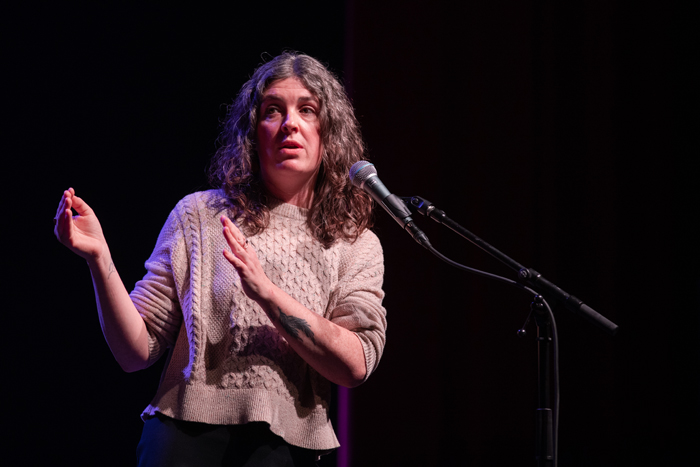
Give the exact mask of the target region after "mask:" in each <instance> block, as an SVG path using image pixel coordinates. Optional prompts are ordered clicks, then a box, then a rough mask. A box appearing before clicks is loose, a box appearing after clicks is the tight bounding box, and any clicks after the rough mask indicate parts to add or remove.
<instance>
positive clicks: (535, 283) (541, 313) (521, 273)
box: [402, 196, 618, 467]
mask: <svg viewBox="0 0 700 467" xmlns="http://www.w3.org/2000/svg"><path fill="white" fill-rule="evenodd" d="M402 199H403V201H404V203H406V205H407V206H408V207H409V208H410V209H411V211H413V212H419V213H420V214H423V215H425V216H428V217H430V218H431V219H433V220H434V221H436V222H438V223H440V224H442V225H444V226H446V227H448V228H449V229H451V230H453V231H454V232H456V233H457V234H459V235H460V236H462V237H464V238H465V239H467V240H469V241H470V242H471V243H473V244H474V245H476V246H477V247H479V248H481V249H482V250H484V251H485V252H487V253H488V254H490V255H491V256H493V257H494V258H496V259H498V260H499V261H501V262H502V263H504V264H505V265H506V266H508V267H510V268H511V269H514V270H515V271H516V272H517V279H518V282H519V283H520V284H518V283H517V282H512V281H509V280H507V279H505V278H501V277H499V276H494V275H492V274H488V273H484V272H482V271H477V270H473V269H471V268H467V267H466V266H462V265H459V264H458V263H455V262H453V261H451V260H449V259H448V258H446V257H444V256H443V255H441V254H440V253H439V252H437V251H436V250H435V249H433V248H432V246H430V244H429V243H427V245H425V244H424V245H423V246H425V247H426V248H428V249H429V250H430V251H431V252H432V253H434V254H436V256H438V257H439V258H441V259H443V260H444V261H446V262H448V263H449V264H452V265H453V266H456V267H459V268H460V269H463V270H468V271H470V272H475V273H478V274H480V275H484V276H487V277H492V278H496V279H498V280H501V281H504V282H508V283H512V285H520V286H521V287H522V288H524V289H526V290H530V291H533V292H534V291H537V293H536V295H535V298H534V301H533V302H532V304H531V308H530V310H531V311H530V315H529V316H528V317H527V319H526V321H525V324H524V325H523V327H522V328H521V329H520V330H519V331H518V335H519V336H520V337H524V336H525V334H526V331H525V326H526V325H527V323H528V321H529V320H530V316H534V317H535V324H536V326H537V354H538V366H537V388H538V391H537V392H538V397H537V400H538V408H537V412H536V413H537V418H536V436H535V439H536V459H537V465H538V466H539V467H553V466H554V467H556V464H557V460H558V459H557V457H558V456H557V445H558V434H556V433H557V431H558V428H559V382H558V377H559V371H558V367H559V365H558V360H559V358H558V337H557V330H556V322H555V320H554V315H553V314H552V311H551V309H550V308H549V305H548V304H547V302H546V301H545V300H544V298H543V297H542V295H541V294H549V295H551V296H553V297H554V298H556V299H558V300H560V301H561V302H562V303H563V304H564V305H565V306H566V307H567V308H568V309H569V310H571V311H572V312H574V313H576V314H578V315H579V316H581V317H583V318H584V319H586V320H588V321H589V322H591V323H592V324H594V325H595V326H598V327H599V328H601V329H603V330H604V331H605V332H607V333H608V334H610V335H614V334H615V333H616V332H617V329H618V326H617V325H616V324H615V323H613V322H612V321H610V320H608V319H607V318H605V317H604V316H602V315H601V314H599V313H598V312H596V311H595V310H593V309H592V308H590V307H589V306H587V305H585V304H584V303H583V302H582V301H581V300H579V299H578V298H576V297H574V296H573V295H570V294H568V293H566V292H565V291H563V290H562V289H560V288H559V287H557V286H556V285H555V284H553V283H552V282H550V281H548V280H547V279H545V278H544V277H542V275H541V274H540V273H539V272H537V271H535V270H534V269H532V268H526V267H525V266H523V265H521V264H520V263H518V262H516V261H515V260H513V259H512V258H510V257H508V256H507V255H505V254H504V253H502V252H501V251H499V250H497V249H496V248H494V247H492V246H491V245H489V244H488V243H486V242H485V241H483V240H482V239H481V238H479V237H477V236H476V235H474V234H473V233H471V232H470V231H468V230H467V229H465V228H464V227H462V226H461V225H459V224H458V223H457V222H455V221H453V220H452V219H450V218H449V217H447V216H446V215H445V213H444V212H443V211H441V210H439V209H436V208H435V206H433V204H432V203H430V202H429V201H428V200H426V199H424V198H421V197H419V196H413V197H403V198H402ZM522 283H524V284H527V285H529V286H530V287H532V289H534V290H532V289H530V288H529V287H526V286H522V285H521V284H522ZM553 346H554V348H553V350H554V352H553V353H552V347H553ZM552 358H553V363H554V372H555V386H554V387H555V404H554V406H555V411H554V417H555V419H556V423H554V422H553V413H552V408H551V394H550V387H551V386H552V382H551V372H550V368H551V366H550V362H551V361H552Z"/></svg>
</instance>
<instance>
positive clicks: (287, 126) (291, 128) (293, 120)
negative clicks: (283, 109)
mask: <svg viewBox="0 0 700 467" xmlns="http://www.w3.org/2000/svg"><path fill="white" fill-rule="evenodd" d="M298 129H299V127H298V126H297V116H296V115H295V114H294V112H289V113H287V116H286V118H285V119H284V122H282V131H283V132H284V133H285V134H287V135H289V134H291V133H293V132H295V131H297V130H298Z"/></svg>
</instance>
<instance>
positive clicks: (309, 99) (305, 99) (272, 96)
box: [260, 94, 320, 104]
mask: <svg viewBox="0 0 700 467" xmlns="http://www.w3.org/2000/svg"><path fill="white" fill-rule="evenodd" d="M268 100H275V101H281V100H283V99H282V98H281V97H280V96H278V95H277V94H268V95H266V96H263V98H262V100H261V101H260V102H261V103H263V102H265V101H268ZM297 102H314V103H316V104H319V103H320V101H319V100H318V98H317V97H315V96H314V95H313V94H310V95H308V96H301V97H300V98H299V99H297Z"/></svg>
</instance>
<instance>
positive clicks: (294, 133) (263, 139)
mask: <svg viewBox="0 0 700 467" xmlns="http://www.w3.org/2000/svg"><path fill="white" fill-rule="evenodd" d="M319 112H320V103H319V101H318V99H317V98H316V96H314V95H313V94H312V93H311V92H309V90H308V89H306V87H305V86H304V85H303V84H302V83H301V81H299V80H298V79H297V78H287V79H283V80H279V81H274V82H273V83H272V84H270V86H269V87H268V88H267V89H266V90H265V92H264V93H263V97H262V102H261V104H260V113H259V118H258V126H257V129H256V136H257V148H258V156H259V158H260V170H261V175H262V179H263V182H264V183H265V186H266V188H267V189H268V190H269V191H270V192H271V194H272V195H273V196H276V197H278V198H280V199H282V200H285V201H286V200H287V199H288V197H289V195H295V194H296V195H298V194H302V195H310V194H312V192H313V188H314V186H315V183H316V177H317V175H318V171H319V167H320V166H321V154H322V152H323V147H322V143H321V135H320V130H321V125H320V121H319ZM281 195H282V196H281Z"/></svg>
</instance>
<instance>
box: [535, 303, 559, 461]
mask: <svg viewBox="0 0 700 467" xmlns="http://www.w3.org/2000/svg"><path fill="white" fill-rule="evenodd" d="M530 306H531V310H532V314H533V315H534V316H535V324H536V325H537V356H538V361H537V420H536V424H537V425H536V430H537V432H536V437H535V446H536V447H535V449H536V452H535V457H536V459H537V465H538V466H539V467H550V466H552V465H553V463H554V430H553V422H552V408H551V396H550V391H549V389H550V388H551V387H552V385H551V377H550V375H551V373H550V370H551V367H550V362H551V361H552V360H551V346H552V326H551V322H550V319H549V314H548V313H547V312H546V310H545V306H544V298H543V297H542V296H541V295H537V296H535V300H534V301H533V302H532V305H530Z"/></svg>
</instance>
